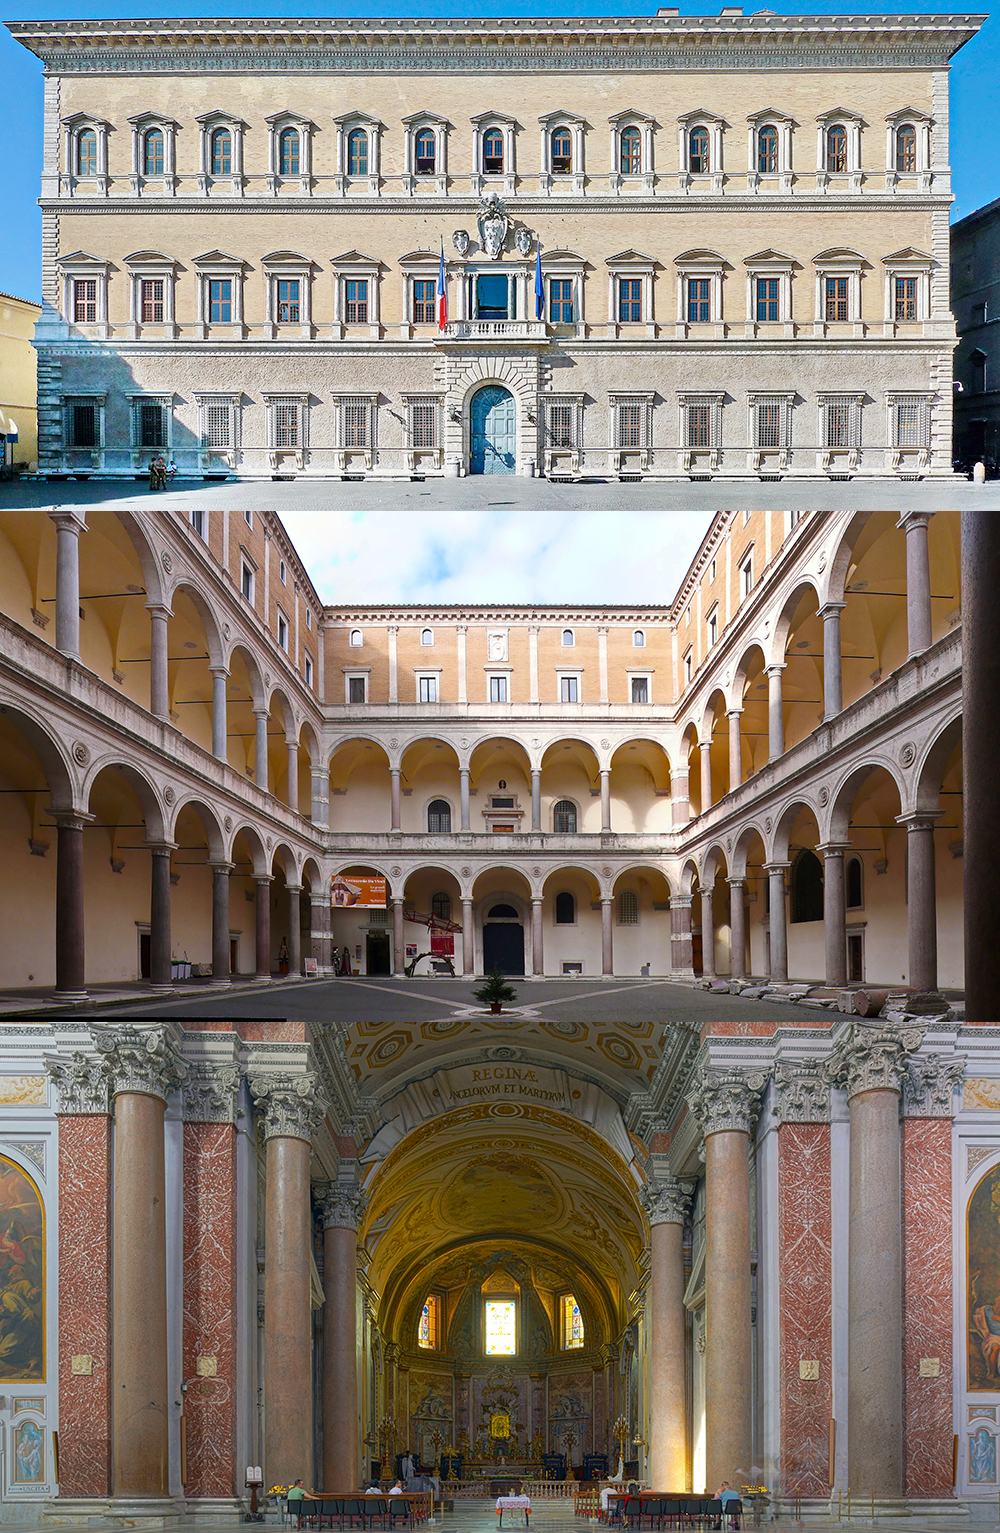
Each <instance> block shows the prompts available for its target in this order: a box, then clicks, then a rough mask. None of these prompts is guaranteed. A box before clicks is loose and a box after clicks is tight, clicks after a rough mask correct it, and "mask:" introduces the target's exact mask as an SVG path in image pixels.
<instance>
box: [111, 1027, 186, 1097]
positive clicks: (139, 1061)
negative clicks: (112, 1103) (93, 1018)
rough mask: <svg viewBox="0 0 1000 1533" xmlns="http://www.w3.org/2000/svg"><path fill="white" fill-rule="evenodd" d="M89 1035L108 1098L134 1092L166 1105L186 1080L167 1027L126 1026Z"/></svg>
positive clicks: (172, 1038)
mask: <svg viewBox="0 0 1000 1533" xmlns="http://www.w3.org/2000/svg"><path fill="white" fill-rule="evenodd" d="M93 1032H94V1047H95V1049H96V1050H97V1052H98V1054H100V1056H101V1063H102V1065H103V1068H104V1073H105V1076H106V1077H107V1081H108V1085H109V1086H110V1088H111V1094H112V1096H119V1095H120V1094H121V1093H122V1092H125V1091H135V1092H140V1093H141V1094H142V1095H144V1096H151V1097H162V1098H163V1100H164V1101H166V1099H167V1097H168V1096H169V1095H170V1093H171V1092H172V1091H176V1090H177V1088H178V1087H179V1086H181V1085H183V1083H184V1081H185V1080H186V1079H187V1073H188V1067H187V1065H186V1064H185V1062H184V1060H183V1059H182V1058H181V1056H180V1054H179V1052H178V1050H177V1048H176V1046H175V1043H174V1032H173V1029H172V1028H170V1027H169V1026H157V1025H155V1024H153V1025H151V1026H149V1027H136V1026H135V1025H134V1023H131V1022H127V1023H125V1024H123V1025H122V1026H121V1027H96V1026H95V1028H94V1030H93Z"/></svg>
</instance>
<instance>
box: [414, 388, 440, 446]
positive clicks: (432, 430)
mask: <svg viewBox="0 0 1000 1533" xmlns="http://www.w3.org/2000/svg"><path fill="white" fill-rule="evenodd" d="M437 423H438V402H437V400H436V399H412V400H411V401H410V446H411V447H413V448H422V449H423V450H424V451H425V452H426V451H430V450H431V449H433V448H435V447H436V446H437V437H438V431H437Z"/></svg>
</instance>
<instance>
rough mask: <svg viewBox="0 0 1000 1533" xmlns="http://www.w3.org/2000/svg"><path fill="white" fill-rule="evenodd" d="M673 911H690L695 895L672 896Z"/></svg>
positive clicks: (670, 902) (671, 906)
mask: <svg viewBox="0 0 1000 1533" xmlns="http://www.w3.org/2000/svg"><path fill="white" fill-rule="evenodd" d="M669 904H670V908H671V910H690V909H691V906H692V905H693V904H694V895H693V894H672V895H671V896H670V901H669Z"/></svg>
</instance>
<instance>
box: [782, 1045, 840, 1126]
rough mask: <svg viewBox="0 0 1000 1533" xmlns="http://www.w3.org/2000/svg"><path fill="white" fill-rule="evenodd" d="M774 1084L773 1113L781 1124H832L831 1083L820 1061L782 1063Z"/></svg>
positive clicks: (808, 1060)
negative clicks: (830, 1122)
mask: <svg viewBox="0 0 1000 1533" xmlns="http://www.w3.org/2000/svg"><path fill="white" fill-rule="evenodd" d="M774 1084H775V1087H776V1099H775V1103H774V1107H773V1109H772V1111H773V1113H774V1116H775V1117H776V1118H777V1120H778V1122H779V1123H829V1121H830V1080H829V1077H828V1076H827V1074H826V1072H825V1071H824V1070H823V1067H822V1066H821V1065H820V1064H819V1062H818V1061H815V1060H811V1059H804V1060H782V1061H781V1062H780V1063H779V1064H777V1065H776V1066H775V1070H774Z"/></svg>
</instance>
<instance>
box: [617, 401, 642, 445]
mask: <svg viewBox="0 0 1000 1533" xmlns="http://www.w3.org/2000/svg"><path fill="white" fill-rule="evenodd" d="M615 427H616V435H617V438H618V440H617V443H616V446H618V447H641V446H642V402H641V400H638V399H629V400H624V401H623V402H622V403H620V404H619V405H618V407H617V409H616V411H615Z"/></svg>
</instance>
